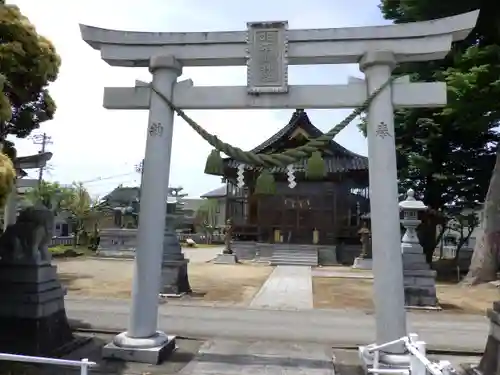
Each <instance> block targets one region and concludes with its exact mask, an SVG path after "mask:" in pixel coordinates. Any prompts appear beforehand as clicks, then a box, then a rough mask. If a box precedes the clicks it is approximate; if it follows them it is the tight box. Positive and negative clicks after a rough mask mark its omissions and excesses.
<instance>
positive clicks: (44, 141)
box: [30, 133, 54, 185]
mask: <svg viewBox="0 0 500 375" xmlns="http://www.w3.org/2000/svg"><path fill="white" fill-rule="evenodd" d="M30 139H31V140H32V141H33V143H34V144H36V145H40V146H41V148H40V151H38V153H39V154H43V153H45V148H46V146H47V145H51V144H53V143H54V142H52V137H50V136H48V135H47V133H43V134H34V135H32V136H31V137H30ZM44 170H45V166H40V168H39V169H38V184H39V185H40V184H41V183H42V179H43V171H44Z"/></svg>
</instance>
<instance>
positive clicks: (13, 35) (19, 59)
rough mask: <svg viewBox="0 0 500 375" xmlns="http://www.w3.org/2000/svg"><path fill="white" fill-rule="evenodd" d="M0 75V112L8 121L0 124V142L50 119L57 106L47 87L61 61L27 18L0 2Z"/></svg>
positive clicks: (26, 132)
mask: <svg viewBox="0 0 500 375" xmlns="http://www.w3.org/2000/svg"><path fill="white" fill-rule="evenodd" d="M0 5H1V6H0V39H1V41H2V43H1V45H0V72H1V74H2V75H3V76H4V78H5V86H4V92H5V95H6V97H7V98H8V103H7V102H6V101H5V100H2V101H0V103H1V105H2V107H1V108H0V112H2V113H4V112H5V111H8V109H6V106H7V105H8V104H10V110H11V114H12V116H11V118H10V119H6V117H5V116H4V118H3V119H2V120H1V121H0V139H1V140H2V141H5V138H6V137H7V135H9V134H12V135H15V136H17V137H21V138H24V137H26V136H28V135H29V134H30V133H31V131H32V130H33V129H36V128H38V127H39V126H40V124H41V123H42V122H44V121H46V120H49V119H52V117H53V115H54V112H55V109H56V106H55V103H54V101H53V100H52V97H51V96H50V94H49V92H48V91H47V85H48V84H49V83H50V82H53V81H55V79H56V78H57V74H58V72H59V66H60V58H59V56H58V54H57V53H56V50H55V48H54V46H53V45H52V43H51V42H50V41H49V40H47V39H46V38H44V37H43V36H41V35H39V34H38V33H37V32H36V29H35V27H34V26H33V25H32V24H31V23H30V21H29V20H28V18H26V17H25V16H23V14H22V13H21V11H20V10H19V8H18V7H17V6H15V5H9V4H5V1H4V0H0Z"/></svg>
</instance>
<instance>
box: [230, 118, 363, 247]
mask: <svg viewBox="0 0 500 375" xmlns="http://www.w3.org/2000/svg"><path fill="white" fill-rule="evenodd" d="M321 134H322V132H321V131H320V130H319V129H318V128H316V127H315V126H314V125H313V124H312V123H311V122H310V120H309V118H308V116H307V114H306V112H304V111H303V110H297V111H295V113H294V114H293V116H292V118H291V120H290V122H289V123H288V125H287V126H285V127H284V128H283V129H281V130H280V131H279V132H278V133H277V134H275V135H274V136H273V137H271V138H270V139H268V140H267V141H265V142H264V143H263V144H261V145H259V146H258V147H256V148H254V149H253V150H252V151H253V152H256V153H271V152H279V151H283V150H285V149H288V148H293V147H297V146H299V145H301V144H304V143H306V142H307V141H308V140H309V139H311V138H316V137H318V136H320V135H321ZM323 158H324V160H325V164H326V169H327V175H326V177H325V178H324V179H323V180H321V181H310V180H307V179H305V174H304V165H305V162H306V161H305V160H304V161H301V162H299V163H297V164H295V165H294V167H295V170H296V172H295V178H296V182H297V186H295V187H294V188H293V189H292V188H290V187H289V186H288V180H287V178H288V177H287V173H286V172H287V171H286V170H285V169H284V168H274V169H273V170H272V172H273V174H274V176H275V179H276V188H277V189H276V190H277V192H276V194H275V195H256V194H254V193H253V192H254V187H255V180H256V178H257V176H258V172H257V173H256V172H255V171H254V170H252V169H251V168H248V169H246V170H245V186H244V187H243V188H238V187H237V183H236V177H237V167H238V162H236V161H235V160H233V159H230V158H228V159H225V160H224V164H225V168H224V178H225V179H226V183H227V196H226V218H230V219H232V221H233V225H234V229H233V235H234V237H235V238H236V239H238V240H243V241H244V240H248V241H259V242H269V243H293V244H325V245H327V244H328V245H329V244H338V243H346V244H359V235H358V230H359V229H360V227H361V222H360V221H361V215H363V214H364V213H366V212H368V211H369V197H368V159H367V158H366V157H364V156H361V155H358V154H355V153H353V152H351V151H349V150H347V149H345V148H344V147H342V146H340V145H339V144H338V143H336V142H334V141H331V142H330V144H329V146H328V147H326V148H325V149H324V150H323Z"/></svg>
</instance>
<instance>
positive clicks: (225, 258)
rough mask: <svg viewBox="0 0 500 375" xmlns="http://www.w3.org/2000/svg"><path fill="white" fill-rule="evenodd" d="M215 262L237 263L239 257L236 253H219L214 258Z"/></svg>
mask: <svg viewBox="0 0 500 375" xmlns="http://www.w3.org/2000/svg"><path fill="white" fill-rule="evenodd" d="M214 263H215V264H236V263H238V258H237V257H236V255H235V254H224V253H222V254H219V255H217V258H215V260H214Z"/></svg>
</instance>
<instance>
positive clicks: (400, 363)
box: [358, 346, 410, 375]
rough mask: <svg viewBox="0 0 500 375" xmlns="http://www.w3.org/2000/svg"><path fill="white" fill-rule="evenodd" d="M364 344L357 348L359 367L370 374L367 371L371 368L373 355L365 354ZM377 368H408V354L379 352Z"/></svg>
mask: <svg viewBox="0 0 500 375" xmlns="http://www.w3.org/2000/svg"><path fill="white" fill-rule="evenodd" d="M365 348H366V346H360V347H359V348H358V356H359V360H360V362H361V367H362V368H363V371H364V372H365V374H367V375H368V374H372V373H371V372H369V370H370V369H372V368H373V356H372V355H369V354H366V352H365ZM379 360H380V362H379V368H382V369H389V370H408V369H409V368H410V356H409V355H407V354H383V353H380V359H379Z"/></svg>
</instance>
